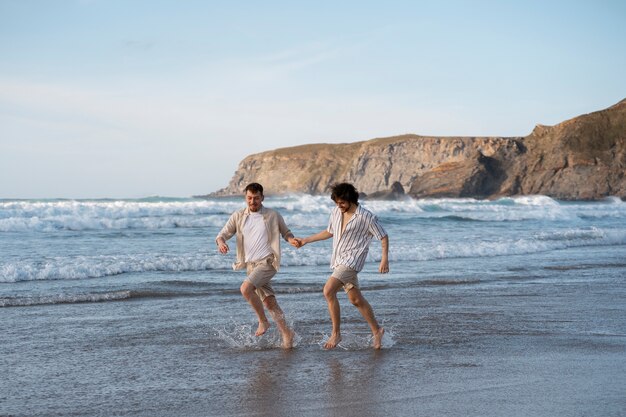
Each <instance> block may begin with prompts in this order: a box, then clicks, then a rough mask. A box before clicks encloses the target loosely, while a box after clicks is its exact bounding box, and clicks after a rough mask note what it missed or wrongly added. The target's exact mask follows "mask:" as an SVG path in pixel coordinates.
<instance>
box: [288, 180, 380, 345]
mask: <svg viewBox="0 0 626 417" xmlns="http://www.w3.org/2000/svg"><path fill="white" fill-rule="evenodd" d="M331 199H332V200H333V201H334V202H335V204H336V205H337V206H336V207H335V208H334V209H333V211H332V213H331V215H330V221H329V224H328V228H327V229H326V230H323V231H321V232H320V233H318V234H315V235H312V236H309V237H305V238H296V239H295V240H296V244H295V245H294V246H296V247H302V246H304V245H306V244H307V243H312V242H317V241H318V240H325V239H329V238H331V237H332V238H333V254H332V258H331V263H330V266H331V268H332V269H333V273H332V275H331V277H330V278H329V279H328V281H326V285H324V297H325V298H326V302H327V303H328V312H329V313H330V320H331V322H332V325H333V330H332V334H331V335H330V337H329V338H328V340H327V341H326V343H325V344H324V348H326V349H333V348H335V347H336V346H337V344H339V342H340V341H341V331H340V327H341V323H340V322H341V312H340V307H339V300H338V299H337V292H338V291H339V290H340V289H341V288H343V289H344V291H345V292H346V293H347V294H348V299H349V300H350V302H351V303H352V304H353V305H354V306H355V307H356V308H358V310H359V312H360V313H361V315H362V316H363V318H365V320H366V321H367V324H369V326H370V329H371V331H372V335H373V341H372V346H373V347H374V349H380V348H381V346H382V338H383V334H384V333H385V329H383V328H382V327H380V326H379V325H378V322H377V321H376V318H375V316H374V311H373V310H372V307H371V306H370V304H369V302H368V301H367V300H366V299H365V297H363V294H361V290H360V289H359V281H358V277H357V273H358V272H360V271H361V270H362V269H363V265H364V264H365V259H366V258H367V253H368V250H369V245H370V242H371V241H372V239H373V238H374V237H375V238H376V239H379V240H381V241H382V245H381V246H382V258H381V260H380V265H379V267H378V271H379V272H380V273H381V274H386V273H387V272H389V259H388V255H389V237H388V236H387V232H386V231H385V229H383V227H382V226H381V224H380V222H379V221H378V218H377V217H376V216H375V215H374V214H372V212H370V211H369V210H367V209H364V208H363V207H361V206H360V205H359V202H358V200H359V193H358V192H357V190H356V189H355V188H354V186H353V185H352V184H348V183H341V184H337V185H335V186H334V187H333V188H332V193H331Z"/></svg>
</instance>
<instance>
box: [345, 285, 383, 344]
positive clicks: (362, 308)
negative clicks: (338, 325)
mask: <svg viewBox="0 0 626 417" xmlns="http://www.w3.org/2000/svg"><path fill="white" fill-rule="evenodd" d="M348 299H349V300H350V302H351V303H352V304H353V305H354V306H355V307H356V308H358V309H359V312H360V313H361V315H362V316H363V318H364V319H365V321H367V324H368V325H369V326H370V329H371V331H372V335H373V341H372V346H373V347H374V349H380V348H381V347H382V340H383V335H384V334H385V329H383V328H382V327H380V326H379V325H378V322H377V321H376V317H374V310H372V306H371V305H370V303H368V302H367V300H366V299H365V297H363V294H361V290H359V289H358V288H352V289H351V290H350V291H349V292H348Z"/></svg>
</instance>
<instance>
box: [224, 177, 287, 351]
mask: <svg viewBox="0 0 626 417" xmlns="http://www.w3.org/2000/svg"><path fill="white" fill-rule="evenodd" d="M244 193H245V199H246V207H245V208H243V209H241V210H238V211H236V212H234V213H233V214H232V215H231V216H230V218H229V219H228V222H227V223H226V225H225V226H224V227H223V228H222V230H221V231H220V232H219V234H218V235H217V237H216V239H215V243H216V244H217V247H218V249H219V251H220V253H223V254H226V253H228V251H229V247H228V244H226V241H227V240H228V239H230V238H231V237H232V236H234V235H235V234H236V235H237V256H236V262H235V263H234V264H233V269H235V270H239V269H244V268H246V272H247V277H246V279H245V281H244V282H243V284H241V288H240V290H241V294H242V295H243V297H244V298H245V299H246V301H248V303H249V304H250V305H251V306H252V309H253V310H254V312H255V313H256V315H257V318H258V320H259V327H258V328H257V330H256V332H255V335H256V336H261V335H262V334H264V333H265V332H266V331H267V329H268V328H269V327H270V323H269V321H268V319H267V316H266V315H265V310H264V308H263V306H264V305H265V307H266V308H267V309H268V311H269V312H270V314H271V316H272V318H273V319H274V321H275V322H276V324H277V326H278V330H279V331H280V334H281V336H282V339H283V347H284V348H285V349H290V348H292V347H293V338H294V331H293V330H292V329H291V328H290V327H289V325H288V324H287V322H286V320H285V315H284V314H283V311H282V310H281V308H280V306H279V305H278V302H277V301H276V295H275V293H274V290H273V289H272V286H271V284H270V281H271V279H272V278H273V277H274V275H276V272H277V271H278V269H279V268H280V236H282V237H283V239H285V240H286V241H288V242H289V243H291V244H292V245H294V246H295V245H296V241H295V239H294V236H293V234H292V233H291V231H290V230H289V228H288V227H287V225H286V224H285V220H284V219H283V217H282V216H281V215H280V214H279V213H278V212H277V211H275V210H272V209H269V208H266V207H264V206H263V200H264V198H265V197H264V196H263V186H262V185H261V184H258V183H251V184H248V185H247V186H246V188H245V190H244ZM244 237H245V238H244Z"/></svg>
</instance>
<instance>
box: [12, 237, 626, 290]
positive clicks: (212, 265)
mask: <svg viewBox="0 0 626 417" xmlns="http://www.w3.org/2000/svg"><path fill="white" fill-rule="evenodd" d="M615 245H626V230H603V229H600V228H596V227H591V228H583V229H576V228H572V229H567V230H559V231H552V232H537V233H534V234H531V235H528V236H524V237H514V236H509V237H505V236H491V237H485V238H482V239H481V238H477V239H473V240H471V241H470V242H468V241H467V240H463V241H447V240H441V241H432V242H425V241H422V242H417V243H410V242H407V241H405V242H400V241H399V242H394V243H392V245H391V248H390V255H389V256H390V260H391V261H430V260H437V259H454V258H481V257H492V256H506V255H522V254H529V253H540V252H548V251H553V250H559V249H567V248H570V247H583V246H615ZM330 255H331V246H330V245H307V246H305V247H303V248H301V249H294V248H292V247H290V246H286V245H285V246H283V251H282V258H281V264H282V265H283V266H287V267H289V266H323V267H326V268H330V266H329V262H330ZM379 260H380V253H379V250H378V249H377V248H376V247H375V246H374V247H373V248H372V250H371V251H370V252H369V255H368V261H369V262H378V261H379ZM232 262H234V254H233V253H231V254H229V255H227V256H221V255H218V254H216V253H193V254H183V255H170V254H136V255H93V256H66V257H55V258H46V259H41V260H37V259H36V260H20V261H9V262H5V263H3V264H2V263H0V283H3V282H4V283H11V282H20V281H36V280H78V279H91V278H102V277H110V276H115V275H121V274H126V273H144V272H195V271H211V270H216V271H227V270H231V265H232Z"/></svg>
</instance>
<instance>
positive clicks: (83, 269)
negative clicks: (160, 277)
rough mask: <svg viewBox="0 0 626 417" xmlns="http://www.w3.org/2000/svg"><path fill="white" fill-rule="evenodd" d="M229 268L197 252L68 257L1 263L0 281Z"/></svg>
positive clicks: (67, 278)
mask: <svg viewBox="0 0 626 417" xmlns="http://www.w3.org/2000/svg"><path fill="white" fill-rule="evenodd" d="M224 269H230V264H229V263H228V261H227V260H226V259H224V258H216V257H209V256H198V255H187V256H185V255H183V256H176V255H118V256H104V255H95V256H68V257H57V258H52V259H45V260H40V261H18V262H8V263H4V264H0V283H2V282H5V283H9V282H20V281H38V280H76V279H88V278H102V277H109V276H114V275H120V274H125V273H133V272H134V273H141V272H192V271H209V270H224Z"/></svg>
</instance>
